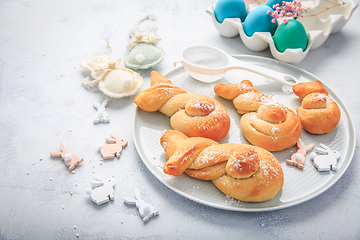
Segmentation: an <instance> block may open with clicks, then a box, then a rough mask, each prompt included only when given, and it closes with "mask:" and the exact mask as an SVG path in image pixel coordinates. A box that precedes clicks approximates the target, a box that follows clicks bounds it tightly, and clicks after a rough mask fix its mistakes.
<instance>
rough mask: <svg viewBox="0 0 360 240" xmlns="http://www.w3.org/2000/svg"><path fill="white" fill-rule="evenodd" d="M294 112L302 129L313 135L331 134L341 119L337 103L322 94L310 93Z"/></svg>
mask: <svg viewBox="0 0 360 240" xmlns="http://www.w3.org/2000/svg"><path fill="white" fill-rule="evenodd" d="M296 112H297V114H298V115H299V118H300V121H301V123H302V125H303V127H304V128H305V129H306V130H307V131H309V132H310V133H314V134H323V133H328V132H331V131H332V130H333V129H334V128H335V127H336V126H337V125H338V123H339V121H340V118H341V112H340V109H339V106H338V105H337V103H336V102H335V101H334V100H332V99H331V97H329V96H327V95H325V94H323V93H311V94H309V95H307V96H305V98H304V99H303V101H302V104H301V107H299V108H298V109H297V110H296Z"/></svg>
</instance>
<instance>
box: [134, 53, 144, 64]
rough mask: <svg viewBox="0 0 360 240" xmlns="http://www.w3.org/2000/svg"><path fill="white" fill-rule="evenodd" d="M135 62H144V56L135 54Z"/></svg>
mask: <svg viewBox="0 0 360 240" xmlns="http://www.w3.org/2000/svg"><path fill="white" fill-rule="evenodd" d="M135 60H136V61H137V62H138V63H142V62H143V61H144V60H145V57H144V55H142V54H141V53H139V54H137V55H136V56H135Z"/></svg>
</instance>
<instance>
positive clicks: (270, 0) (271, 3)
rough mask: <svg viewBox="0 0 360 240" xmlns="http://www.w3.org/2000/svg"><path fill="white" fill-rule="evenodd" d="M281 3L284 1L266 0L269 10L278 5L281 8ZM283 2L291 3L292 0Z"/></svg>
mask: <svg viewBox="0 0 360 240" xmlns="http://www.w3.org/2000/svg"><path fill="white" fill-rule="evenodd" d="M283 1H284V0H267V1H266V6H269V7H271V8H272V7H273V6H274V5H276V4H279V6H281V5H282V2H283ZM285 2H293V0H286V1H285Z"/></svg>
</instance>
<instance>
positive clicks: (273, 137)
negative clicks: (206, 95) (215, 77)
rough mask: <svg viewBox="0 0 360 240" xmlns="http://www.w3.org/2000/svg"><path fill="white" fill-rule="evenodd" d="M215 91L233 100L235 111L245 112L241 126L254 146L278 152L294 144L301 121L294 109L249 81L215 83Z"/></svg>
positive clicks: (297, 137)
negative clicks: (277, 100)
mask: <svg viewBox="0 0 360 240" xmlns="http://www.w3.org/2000/svg"><path fill="white" fill-rule="evenodd" d="M214 91H215V93H216V94H218V95H219V96H221V97H224V98H226V99H233V103H234V106H235V108H236V109H237V112H238V113H240V114H244V115H243V116H242V117H241V120H240V128H241V131H242V133H243V135H244V137H245V138H246V139H247V140H248V141H249V142H250V143H251V144H253V145H255V146H259V147H262V148H265V149H266V150H268V151H281V150H284V149H286V148H289V147H291V146H293V145H295V144H296V142H297V140H298V139H299V137H300V133H301V123H300V120H299V118H298V117H297V116H296V114H295V112H294V111H292V110H291V109H289V108H287V107H285V106H283V105H281V104H280V103H277V102H276V101H275V100H273V99H272V98H271V97H270V96H268V95H266V94H264V93H261V92H260V91H258V90H256V89H255V88H254V87H253V85H252V83H251V82H250V81H249V80H244V81H242V82H241V83H239V84H229V85H224V84H217V85H216V86H215V87H214Z"/></svg>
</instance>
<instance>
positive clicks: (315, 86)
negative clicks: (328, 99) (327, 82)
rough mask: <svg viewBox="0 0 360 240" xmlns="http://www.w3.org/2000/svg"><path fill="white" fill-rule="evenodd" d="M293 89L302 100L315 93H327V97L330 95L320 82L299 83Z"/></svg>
mask: <svg viewBox="0 0 360 240" xmlns="http://www.w3.org/2000/svg"><path fill="white" fill-rule="evenodd" d="M292 89H293V92H294V93H295V94H296V96H298V97H300V98H304V97H305V96H306V95H308V94H310V93H315V92H318V93H325V94H326V95H328V92H327V91H326V89H325V88H324V86H323V85H322V83H321V82H320V81H319V80H316V81H314V82H304V83H298V84H295V85H294V86H293V87H292Z"/></svg>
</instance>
